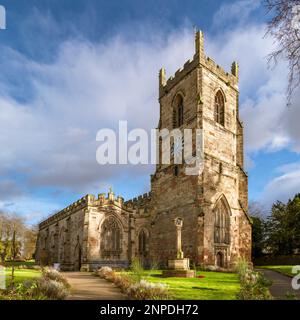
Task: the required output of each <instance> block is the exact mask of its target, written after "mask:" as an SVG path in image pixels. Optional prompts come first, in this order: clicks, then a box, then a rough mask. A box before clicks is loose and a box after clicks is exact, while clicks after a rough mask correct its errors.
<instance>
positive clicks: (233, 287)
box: [144, 270, 240, 300]
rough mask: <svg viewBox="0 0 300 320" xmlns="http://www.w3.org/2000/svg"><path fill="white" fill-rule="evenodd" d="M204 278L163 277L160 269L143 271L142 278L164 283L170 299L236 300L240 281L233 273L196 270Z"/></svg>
mask: <svg viewBox="0 0 300 320" xmlns="http://www.w3.org/2000/svg"><path fill="white" fill-rule="evenodd" d="M199 275H203V276H205V278H201V279H200V278H163V277H162V271H161V270H155V271H153V270H151V271H145V276H144V279H145V280H148V281H150V282H160V283H165V284H167V285H168V287H169V292H170V295H171V298H172V299H178V300H236V294H237V293H238V292H239V289H240V283H239V279H238V275H237V274H235V273H225V272H212V271H198V272H197V276H199Z"/></svg>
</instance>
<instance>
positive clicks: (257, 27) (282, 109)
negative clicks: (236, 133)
mask: <svg viewBox="0 0 300 320" xmlns="http://www.w3.org/2000/svg"><path fill="white" fill-rule="evenodd" d="M0 5H4V6H5V7H6V12H7V29H6V30H0V142H1V146H2V151H1V154H0V209H1V210H3V211H8V212H15V213H18V214H21V215H24V216H25V217H26V219H28V221H29V222H31V223H34V222H37V221H39V220H40V219H42V218H43V217H45V216H46V215H48V214H50V213H53V212H55V211H57V210H59V209H61V208H63V207H64V206H66V205H68V204H69V203H70V202H72V201H75V200H76V199H77V198H79V197H81V196H83V195H85V194H86V193H93V194H97V193H101V192H106V191H107V189H108V187H109V186H113V189H114V191H115V192H116V193H117V194H120V195H122V196H124V197H125V198H131V197H133V196H136V195H139V194H141V193H144V192H147V191H149V188H150V178H149V174H150V173H151V172H152V171H153V168H152V167H149V166H139V167H137V166H126V167H124V166H123V167H122V166H120V167H118V168H115V167H114V166H111V167H109V166H108V167H105V168H104V169H103V167H100V166H99V165H97V163H96V161H95V152H96V148H97V144H96V141H95V136H96V133H97V131H98V130H99V129H101V128H102V127H111V128H114V127H116V126H117V123H118V121H119V120H124V119H127V120H128V121H129V125H130V126H131V127H132V128H134V127H141V128H146V129H150V128H154V127H156V125H157V120H158V110H159V109H158V102H157V73H158V70H159V68H160V67H161V66H165V67H166V69H167V75H168V76H170V75H172V74H173V73H174V72H175V71H176V70H177V69H178V68H180V67H181V66H182V64H183V63H184V62H185V61H186V60H187V59H189V58H191V57H192V55H193V50H194V48H193V45H194V40H193V28H194V26H197V27H198V28H200V29H202V30H203V31H204V34H205V47H206V53H207V55H209V56H210V57H212V58H213V59H214V60H216V61H217V62H218V63H219V64H220V65H222V66H223V67H224V68H225V69H227V70H229V68H230V65H231V62H232V61H234V60H237V61H239V63H240V113H241V118H242V120H243V121H244V123H245V146H246V163H247V168H246V170H247V172H248V173H249V198H250V200H255V201H259V202H261V203H262V204H263V205H264V206H265V207H268V206H269V205H270V204H271V203H272V202H273V201H275V200H277V199H278V200H282V201H285V200H287V199H288V198H289V197H291V196H293V194H294V193H296V192H299V191H300V179H299V178H300V157H299V151H300V143H299V141H300V139H299V138H300V128H299V125H298V122H299V116H300V108H299V96H300V94H299V92H296V93H295V96H294V100H293V103H292V106H291V107H289V108H287V107H286V105H285V89H286V83H287V80H286V79H287V67H286V63H285V62H284V61H283V62H280V63H279V64H278V66H277V67H276V68H274V69H271V68H269V67H268V65H267V60H266V56H267V55H268V53H270V52H271V51H272V49H273V48H274V43H273V40H272V39H271V38H269V37H264V35H265V31H266V26H265V23H266V19H267V17H266V15H265V9H264V8H263V7H262V5H261V2H260V1H258V0H257V1H255V0H251V1H250V0H240V1H211V0H202V1H199V0H197V1H196V0H194V1H192V0H188V1H186V2H185V5H184V6H182V1H175V0H168V1H167V0H165V1H134V0H131V1H130V0H127V1H100V0H99V1H96V0H72V1H71V0H64V1H58V0H51V1H50V0H49V1H46V0H38V1H37V0H36V1H33V0H26V1H25V0H9V1H5V0H0ZM137 115H138V116H137Z"/></svg>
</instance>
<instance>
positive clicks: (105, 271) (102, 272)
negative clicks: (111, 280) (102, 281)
mask: <svg viewBox="0 0 300 320" xmlns="http://www.w3.org/2000/svg"><path fill="white" fill-rule="evenodd" d="M112 272H113V270H112V268H110V267H101V268H100V269H99V270H98V275H99V277H100V278H105V277H106V276H107V275H109V274H110V273H112Z"/></svg>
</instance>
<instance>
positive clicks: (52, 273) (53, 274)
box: [42, 268, 69, 288]
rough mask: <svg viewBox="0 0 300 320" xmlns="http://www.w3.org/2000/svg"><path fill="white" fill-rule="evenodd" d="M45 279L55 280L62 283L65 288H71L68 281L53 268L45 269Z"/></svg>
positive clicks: (43, 272) (43, 271) (43, 273)
mask: <svg viewBox="0 0 300 320" xmlns="http://www.w3.org/2000/svg"><path fill="white" fill-rule="evenodd" d="M42 275H43V278H44V279H46V280H54V281H57V282H60V283H62V284H63V285H64V286H65V287H67V288H68V287H69V284H68V281H67V279H66V278H65V277H64V276H63V275H62V274H61V273H60V272H59V271H57V270H55V269H53V268H44V269H43V270H42Z"/></svg>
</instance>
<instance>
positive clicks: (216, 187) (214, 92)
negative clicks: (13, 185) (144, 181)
mask: <svg viewBox="0 0 300 320" xmlns="http://www.w3.org/2000/svg"><path fill="white" fill-rule="evenodd" d="M159 104H160V119H159V124H158V129H161V128H167V129H169V130H171V129H173V128H179V129H180V130H183V129H184V128H194V129H195V128H200V129H202V132H203V159H204V164H203V166H204V169H203V171H202V172H201V174H199V175H186V174H185V170H184V166H185V165H184V164H182V165H175V164H172V163H171V164H169V165H162V164H158V165H156V170H155V172H154V174H152V175H151V191H150V192H149V193H147V194H144V195H141V196H138V197H137V198H134V199H132V200H128V201H124V199H123V198H122V197H120V196H115V194H114V193H113V191H112V190H110V191H109V192H108V194H107V195H106V194H103V193H102V194H99V195H98V196H94V195H86V196H85V197H83V198H81V199H80V200H78V201H77V202H75V203H73V204H71V205H70V206H68V207H67V208H65V209H63V210H62V211H60V212H58V213H56V214H55V215H53V216H51V217H50V218H48V219H47V220H45V221H43V222H42V223H40V225H39V233H38V240H37V249H36V259H37V261H38V262H39V263H41V264H53V263H60V265H61V269H63V270H93V269H95V268H97V267H99V266H102V265H111V266H115V267H126V266H128V265H129V264H130V262H131V260H132V259H133V258H134V257H138V258H140V259H141V260H142V261H143V263H144V264H145V265H150V264H151V263H155V264H157V263H158V264H160V265H161V266H162V267H163V266H166V265H167V261H168V259H173V258H175V256H176V230H175V227H174V219H175V218H177V217H180V218H182V219H183V221H184V223H183V228H182V249H183V252H184V256H185V257H187V258H189V259H190V261H191V262H192V263H195V264H197V265H202V266H204V267H207V268H211V269H214V268H222V269H230V268H233V267H234V264H235V263H236V262H237V260H238V259H239V258H241V257H242V258H245V259H247V260H248V261H249V262H250V261H251V220H250V218H249V216H248V214H247V209H248V178H247V174H246V173H245V171H244V156H243V149H244V147H243V124H242V122H241V121H240V119H239V90H238V65H237V63H236V62H234V63H233V64H232V68H231V72H230V73H228V72H225V71H224V70H223V69H222V68H221V67H220V66H219V65H217V64H216V63H215V62H214V61H213V60H212V59H210V58H209V57H206V56H205V52H204V39H203V33H202V32H201V31H197V32H196V34H195V54H194V56H193V58H192V59H191V60H189V61H187V62H186V63H185V64H184V66H183V67H182V68H181V69H179V70H178V71H177V72H176V73H175V75H174V76H173V77H171V78H169V79H166V78H165V70H164V69H161V70H160V73H159ZM133 178H134V177H133Z"/></svg>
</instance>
